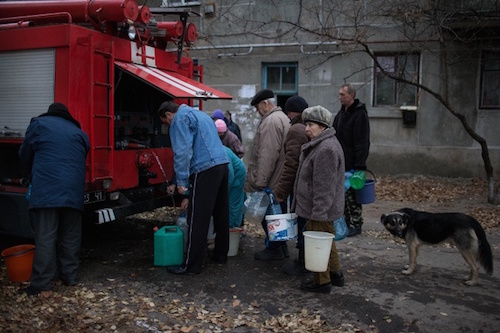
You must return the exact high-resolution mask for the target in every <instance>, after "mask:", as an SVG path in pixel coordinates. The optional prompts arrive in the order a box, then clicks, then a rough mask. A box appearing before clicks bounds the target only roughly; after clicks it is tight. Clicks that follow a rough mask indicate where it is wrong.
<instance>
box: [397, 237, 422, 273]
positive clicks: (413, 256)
mask: <svg viewBox="0 0 500 333" xmlns="http://www.w3.org/2000/svg"><path fill="white" fill-rule="evenodd" d="M419 245H420V244H419V243H418V241H417V240H415V239H413V240H412V241H410V242H409V243H408V251H409V255H410V261H409V263H408V265H405V269H404V270H403V271H402V272H401V273H403V274H404V275H410V274H412V273H413V271H414V270H415V267H416V266H417V256H418V247H419Z"/></svg>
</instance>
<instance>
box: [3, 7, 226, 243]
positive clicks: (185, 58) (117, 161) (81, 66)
mask: <svg viewBox="0 0 500 333" xmlns="http://www.w3.org/2000/svg"><path fill="white" fill-rule="evenodd" d="M192 14H193V13H192V12H190V11H189V10H182V9H181V10H167V9H164V8H157V9H153V8H151V9H150V8H148V7H146V6H138V4H137V2H136V1H135V0H64V1H63V0H59V1H2V2H0V233H3V234H10V235H17V236H22V237H31V236H32V230H31V227H30V224H29V213H28V209H27V201H26V198H25V194H26V191H27V186H28V184H29V175H27V174H23V173H22V171H21V167H20V163H19V160H18V155H17V152H18V149H19V146H20V145H21V143H22V141H23V136H24V133H25V131H26V128H27V127H28V125H29V122H30V120H31V118H32V117H36V116H38V115H40V114H42V113H44V112H46V111H47V108H48V106H49V105H50V104H51V103H53V102H60V103H63V104H65V105H66V106H67V107H68V109H69V110H70V113H71V114H72V115H73V117H75V119H77V120H78V121H79V122H80V124H81V125H82V129H83V130H84V131H85V132H86V133H87V134H88V136H89V139H90V144H91V150H90V152H89V155H88V157H87V174H86V185H85V186H86V188H85V190H86V194H85V198H84V200H85V203H86V214H85V216H86V219H85V221H86V222H87V221H93V222H96V223H105V222H110V221H114V220H117V219H119V218H122V217H125V216H129V215H132V214H135V213H139V212H143V211H147V210H152V209H155V208H158V207H161V206H165V205H169V204H172V200H168V199H169V198H168V196H167V193H166V186H167V185H168V182H169V181H171V180H172V177H173V163H172V151H171V149H170V148H169V140H168V132H167V130H168V129H166V128H165V127H164V126H165V125H163V124H162V123H161V122H160V120H159V117H158V116H157V109H158V107H159V105H160V104H161V103H162V102H164V101H166V100H172V99H173V100H175V101H176V102H178V103H186V104H189V105H192V106H195V107H199V108H200V109H202V102H203V101H204V100H209V99H231V98H232V97H231V96H230V95H228V94H225V93H223V92H221V91H218V90H215V89H213V88H211V87H209V86H206V85H204V84H203V83H202V82H203V67H202V66H200V65H198V64H197V63H196V61H195V60H193V59H192V58H190V57H189V55H188V53H187V51H186V49H187V47H188V46H189V45H190V44H192V43H193V42H194V41H195V40H196V37H197V31H196V27H195V26H194V25H193V24H192V23H188V20H189V17H190V15H192ZM169 20H170V21H169Z"/></svg>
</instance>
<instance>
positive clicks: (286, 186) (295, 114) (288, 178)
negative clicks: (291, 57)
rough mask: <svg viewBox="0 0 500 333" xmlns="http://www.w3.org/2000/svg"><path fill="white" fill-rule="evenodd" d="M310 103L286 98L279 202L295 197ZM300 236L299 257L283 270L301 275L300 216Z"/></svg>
mask: <svg viewBox="0 0 500 333" xmlns="http://www.w3.org/2000/svg"><path fill="white" fill-rule="evenodd" d="M308 106H309V105H308V104H307V102H306V101H305V100H304V99H303V98H302V97H300V96H292V97H290V98H289V99H287V100H286V103H285V110H284V111H285V113H286V115H287V116H288V118H289V119H290V125H291V126H290V130H289V131H288V134H287V135H286V139H285V165H284V167H283V173H282V174H281V177H280V180H279V181H278V185H277V186H276V188H275V189H274V195H275V197H276V200H277V201H278V202H283V201H285V200H286V199H287V197H288V196H290V200H292V197H293V184H294V182H295V176H296V174H297V168H298V166H299V157H300V149H301V148H302V145H303V144H305V143H307V142H309V140H310V139H309V137H308V136H307V133H306V125H304V123H303V122H302V111H304V109H306V108H307V107H308ZM297 224H298V237H297V244H296V247H297V248H298V249H299V257H298V259H296V260H294V261H293V262H292V263H291V264H287V265H285V267H284V269H283V271H284V272H285V273H286V274H288V275H292V276H300V275H303V274H305V273H307V270H306V269H305V266H304V235H303V234H302V233H303V231H304V227H305V224H306V220H305V219H304V218H303V217H301V216H298V217H297Z"/></svg>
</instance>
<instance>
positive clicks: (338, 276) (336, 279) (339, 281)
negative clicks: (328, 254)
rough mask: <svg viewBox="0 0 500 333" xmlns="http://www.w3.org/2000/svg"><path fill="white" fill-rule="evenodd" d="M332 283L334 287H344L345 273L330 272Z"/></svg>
mask: <svg viewBox="0 0 500 333" xmlns="http://www.w3.org/2000/svg"><path fill="white" fill-rule="evenodd" d="M330 281H331V282H332V285H333V286H337V287H343V286H344V283H345V280H344V273H342V271H336V272H330Z"/></svg>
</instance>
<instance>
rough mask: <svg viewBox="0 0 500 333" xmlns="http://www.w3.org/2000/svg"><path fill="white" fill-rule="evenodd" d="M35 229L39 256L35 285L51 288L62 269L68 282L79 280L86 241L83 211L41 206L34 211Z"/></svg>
mask: <svg viewBox="0 0 500 333" xmlns="http://www.w3.org/2000/svg"><path fill="white" fill-rule="evenodd" d="M31 213H32V217H33V221H32V224H33V230H34V232H35V257H34V259H33V272H32V273H31V279H30V282H31V286H32V288H34V289H36V290H51V289H52V284H51V280H52V279H53V278H54V277H55V276H56V274H57V271H59V277H60V278H61V279H62V280H63V281H64V282H66V283H69V284H73V283H76V279H77V271H78V267H79V265H80V249H81V242H82V214H81V212H80V211H79V210H76V209H72V208H41V209H33V210H32V211H31Z"/></svg>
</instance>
